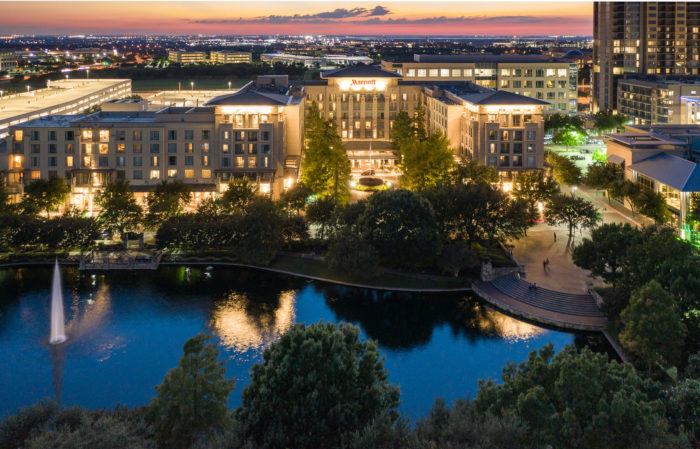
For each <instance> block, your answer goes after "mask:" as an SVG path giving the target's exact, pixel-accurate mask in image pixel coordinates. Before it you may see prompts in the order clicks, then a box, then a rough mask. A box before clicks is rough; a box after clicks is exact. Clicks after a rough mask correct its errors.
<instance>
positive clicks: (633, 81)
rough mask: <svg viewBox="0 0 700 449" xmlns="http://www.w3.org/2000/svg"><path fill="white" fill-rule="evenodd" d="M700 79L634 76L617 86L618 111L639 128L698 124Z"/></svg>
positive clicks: (699, 115)
mask: <svg viewBox="0 0 700 449" xmlns="http://www.w3.org/2000/svg"><path fill="white" fill-rule="evenodd" d="M698 98H700V79H698V78H693V77H682V76H668V77H661V76H658V75H633V77H628V76H626V77H625V78H623V79H620V80H619V81H618V83H617V111H618V112H619V113H620V114H622V115H624V116H626V117H628V118H629V119H630V123H633V124H635V125H650V124H657V123H658V124H664V123H668V124H678V125H680V124H698V123H700V110H698V108H697V99H698Z"/></svg>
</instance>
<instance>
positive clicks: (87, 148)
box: [83, 143, 92, 154]
mask: <svg viewBox="0 0 700 449" xmlns="http://www.w3.org/2000/svg"><path fill="white" fill-rule="evenodd" d="M83 153H85V154H92V144H91V143H84V144H83Z"/></svg>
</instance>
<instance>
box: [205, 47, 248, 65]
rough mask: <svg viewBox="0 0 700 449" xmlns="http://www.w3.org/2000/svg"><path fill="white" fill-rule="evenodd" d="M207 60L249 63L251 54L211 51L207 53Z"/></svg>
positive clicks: (223, 62) (225, 62)
mask: <svg viewBox="0 0 700 449" xmlns="http://www.w3.org/2000/svg"><path fill="white" fill-rule="evenodd" d="M209 62H211V63H212V64H244V63H245V64H251V63H252V62H253V54H252V53H250V52H239V51H225V50H222V51H212V52H210V53H209Z"/></svg>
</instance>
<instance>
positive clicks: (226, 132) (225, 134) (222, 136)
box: [221, 131, 231, 140]
mask: <svg viewBox="0 0 700 449" xmlns="http://www.w3.org/2000/svg"><path fill="white" fill-rule="evenodd" d="M230 137H231V133H230V132H228V131H224V132H222V133H221V138H222V139H223V140H228V139H229V138H230Z"/></svg>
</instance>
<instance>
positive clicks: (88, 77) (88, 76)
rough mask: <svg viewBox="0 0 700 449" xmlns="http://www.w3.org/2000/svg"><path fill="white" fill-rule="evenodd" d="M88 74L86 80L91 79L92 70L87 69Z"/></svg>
mask: <svg viewBox="0 0 700 449" xmlns="http://www.w3.org/2000/svg"><path fill="white" fill-rule="evenodd" d="M86 73H87V77H86V79H90V69H87V71H86Z"/></svg>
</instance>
